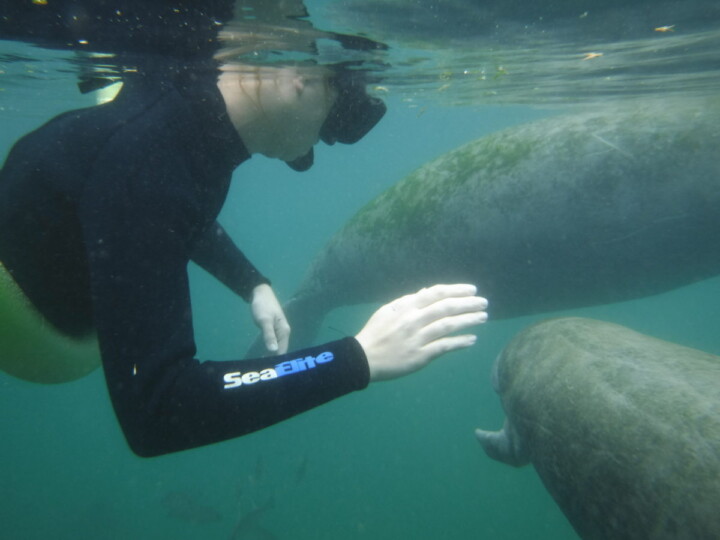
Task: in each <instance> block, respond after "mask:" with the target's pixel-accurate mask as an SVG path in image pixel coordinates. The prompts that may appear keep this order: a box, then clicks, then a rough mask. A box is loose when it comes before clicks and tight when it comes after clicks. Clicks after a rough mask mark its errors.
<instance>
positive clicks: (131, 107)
mask: <svg viewBox="0 0 720 540" xmlns="http://www.w3.org/2000/svg"><path fill="white" fill-rule="evenodd" d="M201 75H202V76H198V72H197V70H196V69H193V70H187V69H183V68H178V67H177V66H175V65H173V64H172V63H166V64H163V66H162V67H158V68H157V69H152V70H150V69H147V68H146V69H142V70H139V71H138V72H137V73H132V72H131V73H128V74H127V75H126V76H125V77H124V80H123V87H122V90H121V91H120V93H119V95H118V96H117V97H116V98H115V99H114V100H113V101H111V102H108V103H106V104H104V105H100V106H95V107H91V108H87V109H81V110H75V111H69V112H66V113H64V114H61V115H60V116H58V117H56V118H54V119H52V120H50V121H49V122H48V123H46V124H45V125H43V126H41V127H40V128H38V129H37V130H35V131H34V132H32V133H30V134H28V135H26V136H24V137H23V138H22V139H20V140H19V141H18V142H17V143H16V144H15V145H14V147H13V149H12V150H11V152H10V153H9V155H8V157H7V159H6V161H5V164H4V166H3V168H2V170H1V171H0V327H1V328H2V330H0V368H1V369H3V370H4V371H6V372H7V373H10V374H13V375H15V376H18V377H21V378H23V379H26V380H31V381H36V382H63V381H67V380H73V379H76V378H78V377H81V376H83V375H85V374H86V373H88V372H90V371H92V369H94V367H95V366H97V365H98V362H99V360H100V359H101V362H102V366H103V369H104V374H105V378H106V383H107V387H108V391H109V394H110V398H111V400H112V404H113V407H114V410H115V413H116V415H117V418H118V420H119V423H120V425H121V427H122V430H123V432H124V435H125V437H126V439H127V441H128V443H129V446H130V447H131V449H132V450H133V451H134V452H135V453H137V454H138V455H140V456H156V455H160V454H165V453H168V452H175V451H179V450H183V449H188V448H193V447H197V446H201V445H206V444H211V443H215V442H218V441H222V440H226V439H229V438H232V437H237V436H240V435H244V434H247V433H250V432H252V431H255V430H258V429H261V428H264V427H266V426H269V425H271V424H274V423H276V422H279V421H281V420H284V419H286V418H289V417H291V416H293V415H295V414H298V413H300V412H303V411H306V410H308V409H311V408H313V407H315V406H317V405H320V404H323V403H325V402H328V401H330V400H332V399H334V398H337V397H339V396H342V395H344V394H347V393H349V392H352V391H354V390H360V389H363V388H365V387H366V386H367V385H368V384H369V382H373V381H380V380H386V379H391V378H395V377H400V376H403V375H406V374H408V373H411V372H413V371H416V370H418V369H420V368H422V367H424V366H425V365H427V364H428V363H429V362H430V361H431V360H433V359H434V358H436V357H438V356H439V355H441V354H444V353H446V352H449V351H452V350H457V349H461V348H464V347H468V346H470V345H472V344H473V343H474V341H475V337H474V336H472V335H452V336H450V334H454V333H455V332H458V331H463V330H465V329H467V328H468V327H470V326H473V325H476V324H479V323H482V322H484V321H485V320H486V318H487V314H486V312H485V309H486V307H487V302H486V300H485V299H483V298H480V297H477V296H475V294H476V290H475V287H474V286H472V285H462V284H459V285H437V286H433V287H430V288H427V289H423V290H421V291H419V292H418V293H416V294H412V295H408V296H404V297H402V298H400V299H397V300H395V301H393V302H391V303H389V304H387V305H386V306H383V307H382V308H380V309H379V310H378V311H377V312H376V313H375V314H374V315H373V316H372V317H371V318H370V320H369V321H368V322H367V324H366V325H365V326H364V328H363V329H362V330H361V331H360V332H359V333H358V334H357V335H356V336H355V337H347V338H344V339H341V340H338V341H335V342H332V343H326V344H323V345H320V346H317V347H312V348H309V349H304V350H301V351H296V352H293V353H288V352H287V349H288V343H289V335H290V328H289V325H288V322H287V321H286V319H285V315H284V314H283V311H282V308H281V307H280V304H279V302H278V301H277V299H276V297H275V294H274V292H273V290H272V287H271V285H270V282H269V280H268V279H267V278H266V277H265V276H263V275H262V274H261V273H260V271H258V270H257V269H256V268H255V267H254V266H253V265H252V263H251V262H250V261H249V260H248V259H247V258H246V257H245V256H244V255H243V253H242V252H241V251H240V250H239V249H238V248H237V247H236V246H235V244H234V243H233V242H232V240H231V239H230V238H229V236H228V234H227V233H226V232H225V231H224V229H223V228H222V227H221V226H220V225H219V224H218V223H217V221H216V217H217V215H218V213H219V212H220V209H221V208H222V206H223V203H224V201H225V198H226V196H227V192H228V189H229V185H230V180H231V175H232V173H233V171H234V169H235V168H236V167H237V166H238V165H240V164H241V163H243V162H244V161H246V160H247V159H249V158H250V157H251V155H252V154H263V155H266V156H268V157H274V158H278V159H281V160H284V161H286V162H288V164H289V165H290V166H291V167H293V168H294V169H296V170H305V169H307V168H309V167H310V166H311V165H312V160H313V153H312V148H313V145H314V144H315V143H316V142H317V141H318V140H319V139H321V140H323V141H325V142H326V143H329V144H333V143H335V142H341V143H346V144H352V143H354V142H356V141H357V140H359V139H360V138H361V137H363V136H364V135H365V134H366V133H367V132H368V131H369V130H370V129H372V127H373V126H374V125H375V124H376V123H377V122H378V121H379V120H380V118H381V117H382V116H383V114H384V112H385V105H384V104H383V103H382V102H381V101H380V100H378V99H376V98H373V97H371V96H369V95H367V93H366V92H365V86H364V84H363V82H362V80H359V79H357V78H356V77H355V76H353V75H352V73H344V72H342V71H335V72H333V71H332V70H325V69H323V68H319V69H312V70H303V69H300V68H296V67H286V68H258V69H255V70H252V71H250V72H242V71H235V70H230V69H229V70H225V71H222V72H221V73H219V74H218V72H217V71H216V69H215V68H214V67H213V69H211V70H209V71H208V72H207V73H203V74H201ZM190 261H194V262H195V263H197V264H198V265H199V266H201V267H202V268H204V269H205V270H207V271H208V272H209V273H210V274H212V275H213V276H214V277H216V278H217V279H218V280H219V281H221V282H222V283H224V284H225V285H227V286H228V287H229V288H230V289H231V290H232V291H233V292H235V293H236V294H238V295H239V296H241V297H242V298H244V299H245V300H246V301H248V302H249V303H250V304H251V310H252V314H253V317H254V319H255V321H256V322H257V323H258V325H259V326H260V328H261V330H262V334H263V338H264V341H265V344H266V347H267V349H268V350H269V351H270V352H271V353H275V354H276V355H275V356H271V357H267V358H259V359H252V360H234V361H203V362H200V361H199V360H198V359H196V358H195V353H196V348H195V342H194V335H193V324H192V311H191V303H190V289H189V282H188V274H187V266H188V263H189V262H190ZM97 347H99V349H97Z"/></svg>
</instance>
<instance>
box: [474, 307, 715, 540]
mask: <svg viewBox="0 0 720 540" xmlns="http://www.w3.org/2000/svg"><path fill="white" fill-rule="evenodd" d="M493 383H494V385H495V388H496V390H497V391H498V393H499V394H500V397H501V399H502V404H503V408H504V409H505V412H506V414H507V419H506V421H505V427H504V428H503V430H502V431H500V432H487V431H482V430H477V432H476V434H477V436H478V439H479V440H480V442H481V444H482V445H483V447H484V448H485V451H486V452H487V453H488V455H489V456H490V457H492V458H495V459H498V460H500V461H503V462H505V463H509V464H511V465H515V466H520V465H524V464H526V463H532V464H533V465H534V467H535V469H536V470H537V472H538V475H539V476H540V478H541V479H542V481H543V483H544V484H545V487H546V488H547V489H548V491H549V492H550V494H551V495H552V496H553V498H554V499H555V501H556V502H557V503H558V505H559V506H560V508H561V509H562V511H563V512H564V513H565V515H566V516H567V518H568V520H569V521H570V523H571V524H572V525H573V527H574V528H575V530H576V531H577V533H578V534H579V535H580V536H581V537H582V538H584V539H603V540H606V539H613V540H622V539H633V540H638V539H643V538H648V539H654V540H655V539H674V540H677V539H693V540H695V539H699V538H708V539H709V538H720V511H719V510H720V357H718V356H714V355H711V354H707V353H704V352H701V351H698V350H695V349H689V348H687V347H681V346H679V345H675V344H673V343H668V342H665V341H661V340H659V339H655V338H651V337H648V336H645V335H642V334H639V333H637V332H634V331H632V330H630V329H628V328H624V327H622V326H618V325H615V324H610V323H606V322H601V321H595V320H591V319H581V318H566V319H554V320H549V321H545V322H542V323H539V324H536V325H534V326H531V327H530V328H528V329H526V330H524V331H523V332H521V333H520V334H519V335H517V336H516V337H515V338H514V339H513V340H512V341H511V342H510V344H509V345H508V346H507V347H506V348H505V349H504V350H503V352H502V353H501V354H500V356H499V357H498V360H497V362H496V364H495V368H494V373H493Z"/></svg>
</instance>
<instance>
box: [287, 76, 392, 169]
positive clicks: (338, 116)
mask: <svg viewBox="0 0 720 540" xmlns="http://www.w3.org/2000/svg"><path fill="white" fill-rule="evenodd" d="M330 84H331V85H332V86H333V88H334V89H335V91H336V92H337V99H336V100H335V103H334V104H333V106H332V108H331V109H330V112H329V113H328V115H327V118H326V119H325V122H324V123H323V125H322V127H321V128H320V140H321V141H323V142H324V143H326V144H329V145H333V144H335V143H336V142H339V143H342V144H354V143H356V142H358V141H359V140H360V139H362V138H363V137H364V136H365V135H366V134H367V133H368V132H369V131H370V130H371V129H372V128H373V127H375V125H376V124H377V123H378V122H379V121H380V119H381V118H382V117H383V115H384V114H385V111H386V110H387V107H386V106H385V103H383V101H382V100H381V99H378V98H376V97H372V96H369V95H368V94H367V91H366V90H365V86H366V84H367V81H366V80H365V77H364V76H363V74H362V73H361V72H359V71H349V70H339V71H337V72H336V73H335V75H334V76H333V77H332V78H331V79H330ZM313 159H314V153H313V149H312V148H311V149H310V151H309V152H308V153H307V154H305V155H304V156H301V157H299V158H297V159H294V160H293V161H288V162H286V163H287V164H288V165H289V166H290V167H291V168H292V169H294V170H296V171H300V172H302V171H306V170H308V169H309V168H310V167H312V164H313Z"/></svg>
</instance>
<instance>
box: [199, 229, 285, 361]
mask: <svg viewBox="0 0 720 540" xmlns="http://www.w3.org/2000/svg"><path fill="white" fill-rule="evenodd" d="M191 258H192V260H193V262H195V263H196V264H198V265H199V266H200V267H201V268H203V269H205V270H206V271H207V272H208V273H210V274H211V275H212V276H214V277H215V278H216V279H217V280H218V281H220V282H222V283H224V284H225V285H226V286H227V287H228V288H229V289H230V290H232V291H234V292H235V293H236V294H237V295H239V296H241V297H242V298H244V299H245V301H246V302H248V303H250V305H251V313H252V316H253V319H254V321H255V324H256V325H257V326H258V328H260V330H261V332H262V336H263V341H264V342H265V347H266V348H267V350H268V351H269V352H271V353H273V354H278V353H279V354H284V353H286V352H287V350H288V343H289V340H290V325H289V324H288V322H287V318H286V317H285V313H284V312H283V309H282V307H281V306H280V302H278V300H277V298H276V297H275V292H274V291H273V290H272V287H271V285H270V280H268V279H267V278H266V277H264V276H263V275H262V274H261V273H260V272H259V271H258V270H257V268H255V266H254V265H253V264H252V263H251V262H250V260H248V258H247V257H246V256H245V254H244V253H243V252H242V251H240V249H239V248H238V247H237V246H236V245H235V243H234V242H233V241H232V239H231V238H230V236H229V235H228V234H227V232H226V231H225V229H223V227H222V226H221V225H220V224H219V223H218V222H217V221H216V222H214V223H213V224H212V225H210V226H209V227H208V228H207V229H206V231H205V232H204V233H203V234H202V235H201V236H200V237H199V238H198V239H197V240H195V241H194V242H193V247H192V252H191Z"/></svg>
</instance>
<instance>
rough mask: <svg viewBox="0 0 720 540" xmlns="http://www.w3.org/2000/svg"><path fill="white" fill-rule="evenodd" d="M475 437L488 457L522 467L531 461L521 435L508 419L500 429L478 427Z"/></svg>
mask: <svg viewBox="0 0 720 540" xmlns="http://www.w3.org/2000/svg"><path fill="white" fill-rule="evenodd" d="M475 437H476V438H477V440H478V441H479V442H480V445H481V446H482V447H483V450H485V453H486V454H487V455H488V457H491V458H492V459H494V460H496V461H500V462H501V463H505V464H506V465H512V466H513V467H522V466H524V465H527V464H528V463H530V458H529V456H528V455H527V454H526V452H525V451H524V449H523V447H522V444H521V442H520V437H518V435H517V433H516V431H515V429H514V428H513V426H512V424H510V422H509V421H508V420H507V419H505V425H504V426H503V428H502V429H501V430H500V431H485V430H482V429H476V430H475Z"/></svg>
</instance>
